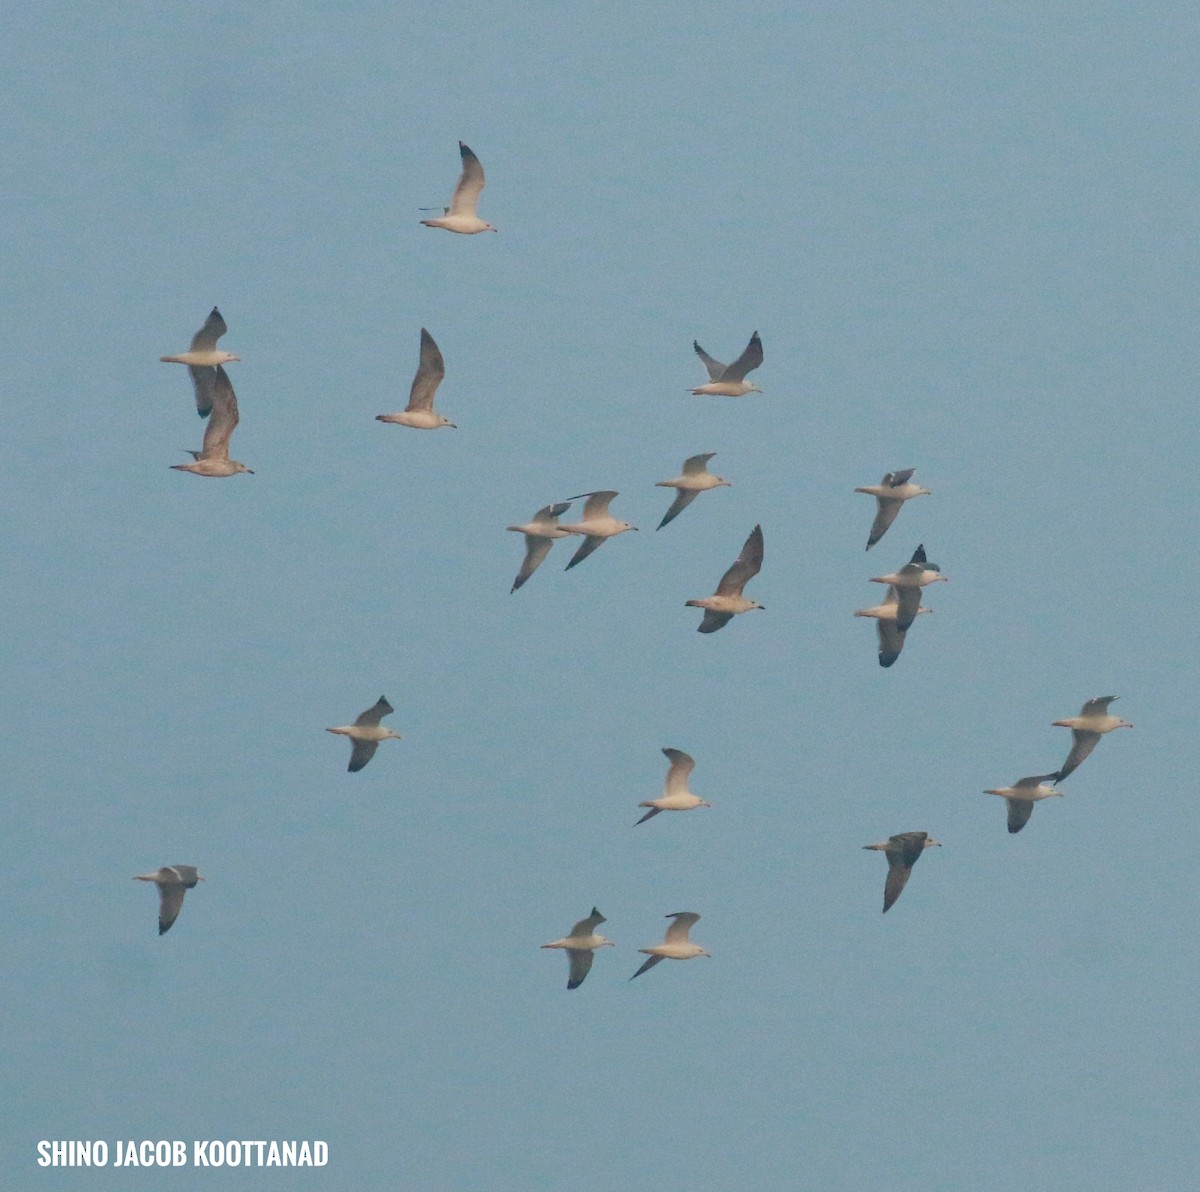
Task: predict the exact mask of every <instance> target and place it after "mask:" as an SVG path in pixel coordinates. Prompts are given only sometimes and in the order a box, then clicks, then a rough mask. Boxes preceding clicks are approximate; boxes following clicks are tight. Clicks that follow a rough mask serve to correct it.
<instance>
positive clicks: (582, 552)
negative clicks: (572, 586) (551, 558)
mask: <svg viewBox="0 0 1200 1192" xmlns="http://www.w3.org/2000/svg"><path fill="white" fill-rule="evenodd" d="M616 496H620V494H619V493H616V492H613V491H611V490H609V489H605V490H603V491H601V492H595V493H579V495H578V496H574V497H571V498H569V501H568V503H569V502H570V501H578V500H580V499H582V498H583V497H586V498H587V501H586V503H585V504H584V506H583V520H582V521H578V522H576V523H575V524H574V525H570V526H559V529H560V530H562V531H563V532H564V533H566V534H582V535H583V543H582V544H581V545H580V547H579V549H578V550H577V551H576V552H575V553H574V554H573V555H572V556H571V561H570V562H569V563H568V564H567V566H566V568H565V570H567V571H570V570H571V568H572V567H574V566H575V564H576V563H582V562H583V561H584V559H586V558H587V557H588V555H590V554H591V553H592V551H594V550H598V549H599V548H600V547H601V546H603V545H604V543H605V542H606V541H607V540H608V539H609V538H615V537H616V536H617V535H618V534H624V533H625V531H626V530H636V529H637V526H631V525H630V524H629V522H623V521H618V520H617V519H616V518H615V517H612V516H610V515H609V512H608V506H609V502H610V501H612V499H613V497H616Z"/></svg>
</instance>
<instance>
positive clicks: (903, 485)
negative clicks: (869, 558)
mask: <svg viewBox="0 0 1200 1192" xmlns="http://www.w3.org/2000/svg"><path fill="white" fill-rule="evenodd" d="M916 470H917V469H916V468H904V469H902V470H901V471H899V472H889V473H888V474H887V475H886V476H885V477H884V478H883V479H882V480H881V481H880V482H879V483H878V484H868V485H867V486H866V487H865V488H856V489H855V490H854V491H855V492H856V493H867V494H868V495H869V496H872V497H874V498H875V500H876V502H877V508H876V511H875V520H874V521H873V522H872V523H871V533H870V534H869V535H868V536H867V550H870V549H871V547H873V546H874V545H875V543H877V542H878V541H879V540H880V539H881V538H882V537H883V536H884V534H886V533H887V531H888V526H890V525H891V524H892V522H894V521H895V520H896V514H897V513H899V512H900V506H901V505H903V504H904V502H905V501H910V500H912V498H913V497H928V496H932V494H931V493H930V491H929V489H927V488H922V487H921V486H920V485H919V484H910V483H909V482H910V481H911V480H912V475H913V473H914V472H915V471H916Z"/></svg>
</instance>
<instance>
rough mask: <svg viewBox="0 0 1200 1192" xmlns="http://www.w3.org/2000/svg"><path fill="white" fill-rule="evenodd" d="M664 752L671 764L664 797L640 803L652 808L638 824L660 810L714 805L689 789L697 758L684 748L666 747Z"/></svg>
mask: <svg viewBox="0 0 1200 1192" xmlns="http://www.w3.org/2000/svg"><path fill="white" fill-rule="evenodd" d="M663 753H665V754H666V755H667V760H668V761H669V762H670V763H671V764H670V766H669V767H668V768H667V781H666V785H665V786H664V787H663V795H662V798H661V799H648V800H647V801H646V802H645V803H639V804H638V806H639V807H649V808H650V810H649V811H647V812H646V814H645V815H643V816H642V818H641V819H640V820H638V824H644V823H645V822H646V821H647V820H648V819H653V818H654V817H655V816H656V815H657V814H658V813H659V812H660V811H691V810H692V809H693V808H696V807H711V806H712V804H711V803H706V802H705V801H704V800H703V799H701V798H699V797H698V796H696V795H693V794H692V792H691V791H690V790H688V776H689V775H690V774H691V772H692V770H694V769H695V767H696V762H695V759H693V758H692V757H691V756H690V755H689V754H686V753H684V752H683V750H682V749H664V750H663ZM634 827H635V828H636V827H637V824H634Z"/></svg>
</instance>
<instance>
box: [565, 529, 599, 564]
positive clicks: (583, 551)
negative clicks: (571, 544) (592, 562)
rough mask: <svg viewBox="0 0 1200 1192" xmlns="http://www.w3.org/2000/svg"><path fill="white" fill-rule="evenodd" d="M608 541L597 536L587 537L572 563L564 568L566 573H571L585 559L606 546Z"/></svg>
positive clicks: (572, 557) (574, 555) (572, 558)
mask: <svg viewBox="0 0 1200 1192" xmlns="http://www.w3.org/2000/svg"><path fill="white" fill-rule="evenodd" d="M606 541H607V539H604V538H600V537H597V536H596V535H586V536H585V537H584V540H583V543H582V544H581V545H580V547H579V549H578V550H577V551H576V552H575V553H574V554H573V555H572V556H571V561H570V562H569V563H568V564H567V565H566V567H564V568H563V570H564V571H570V570H571V568H572V567H574V566H575V564H576V563H582V562H583V561H584V559H586V558H587V557H588V555H590V554H591V553H592V551H595V550H599V549H600V547H602V546H603V545H604V543H605V542H606Z"/></svg>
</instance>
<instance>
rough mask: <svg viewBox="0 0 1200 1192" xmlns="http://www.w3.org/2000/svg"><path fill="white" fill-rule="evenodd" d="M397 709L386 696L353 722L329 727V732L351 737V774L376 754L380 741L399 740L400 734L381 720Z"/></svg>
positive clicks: (380, 698) (349, 768) (349, 767)
mask: <svg viewBox="0 0 1200 1192" xmlns="http://www.w3.org/2000/svg"><path fill="white" fill-rule="evenodd" d="M395 710H396V709H395V708H393V707H392V705H391V704H389V703H388V702H387V699H386V698H385V697H384V696H382V695H381V696H380V697H379V702H378V703H376V704H373V705H372V706H371V707H369V708H368V709H367V710H366V711H365V712H364V713H363V714H362V715H361V716H359V717H358V719H357V720H355V722H354V723H353V724H345V725H342V726H341V727H340V728H327V729H326V730H325V731H326V732H327V733H337V734H338V735H339V736H341V737H349V738H350V740H351V742H352V744H351V747H350V765H349V766H347V767H346V768H347V769H348V770H349V771H350V773H351V774H355V773H357V772H358V771H359V770H361V769H362V768H363V766H365V765H366V764H367V762H369V761H370V760H371V758H373V757H374V756H375V750H376V749H378V748H379V742H380V741H399V740H400V734H399V733H394V732H392V730H391V729H390V728H384V727H383V726H382V725H381V724H380V723H379V722H380V721H381V720H382V719H383V718H384V717H385V716H390V715H391V714H392V713H393V712H394V711H395Z"/></svg>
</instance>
